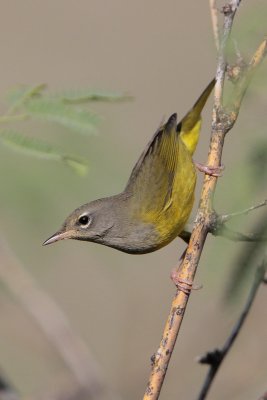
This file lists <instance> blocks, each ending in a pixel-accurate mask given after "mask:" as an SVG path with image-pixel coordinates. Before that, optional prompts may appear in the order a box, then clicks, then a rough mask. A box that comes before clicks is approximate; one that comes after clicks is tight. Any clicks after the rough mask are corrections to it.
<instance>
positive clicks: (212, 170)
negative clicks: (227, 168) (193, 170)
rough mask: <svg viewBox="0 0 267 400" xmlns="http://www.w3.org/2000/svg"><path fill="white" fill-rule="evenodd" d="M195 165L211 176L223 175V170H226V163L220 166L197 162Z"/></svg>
mask: <svg viewBox="0 0 267 400" xmlns="http://www.w3.org/2000/svg"><path fill="white" fill-rule="evenodd" d="M195 166H196V167H197V169H198V170H199V171H201V172H204V173H205V174H207V175H211V176H216V177H219V176H222V171H223V170H224V165H220V166H219V167H209V166H208V165H203V164H200V163H197V162H195Z"/></svg>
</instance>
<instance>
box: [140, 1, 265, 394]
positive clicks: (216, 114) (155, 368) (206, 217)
mask: <svg viewBox="0 0 267 400" xmlns="http://www.w3.org/2000/svg"><path fill="white" fill-rule="evenodd" d="M231 4H232V6H231V7H230V9H228V11H227V13H226V10H224V14H225V20H226V21H227V22H226V21H225V22H224V32H223V41H222V43H221V46H220V56H219V61H218V67H217V73H216V77H217V78H219V79H217V82H216V86H217V89H216V93H215V106H214V110H213V119H212V133H211V141H210V148H209V156H208V161H207V164H206V165H210V166H212V167H219V166H220V165H221V156H222V150H223V143H224V138H225V135H226V133H227V132H228V131H229V129H231V127H232V126H233V124H234V123H235V120H234V119H233V118H232V119H231V118H230V117H229V115H228V113H226V112H224V110H223V108H222V88H223V83H224V76H225V62H226V61H225V56H224V51H225V46H226V45H227V42H228V40H229V34H230V31H231V27H232V23H233V19H234V15H235V12H236V8H237V6H238V1H233V2H231ZM262 58H263V57H262ZM261 60H262V59H261ZM261 60H260V59H259V62H260V61H261ZM245 88H246V86H245V85H244V90H245ZM236 115H237V114H236ZM216 182H217V178H216V177H214V176H208V175H205V179H204V184H203V188H202V193H201V198H200V203H199V209H198V212H197V217H196V222H195V225H194V229H193V232H192V235H191V238H190V242H189V245H188V248H187V251H186V253H185V256H184V259H183V261H182V263H181V265H180V267H179V269H178V272H177V282H180V284H178V285H177V291H176V294H175V296H174V299H173V301H172V305H171V310H170V313H169V316H168V319H167V322H166V325H165V328H164V332H163V337H162V340H161V342H160V346H159V348H158V350H157V352H156V353H155V354H154V356H153V363H152V370H151V373H150V378H149V381H148V384H147V388H146V391H145V395H144V397H143V400H157V399H158V398H159V394H160V391H161V388H162V385H163V382H164V378H165V375H166V372H167V368H168V365H169V361H170V358H171V355H172V352H173V349H174V346H175V342H176V339H177V335H178V333H179V330H180V326H181V323H182V320H183V316H184V312H185V309H186V305H187V302H188V299H189V295H190V291H191V288H192V284H193V280H194V276H195V273H196V269H197V266H198V263H199V259H200V256H201V253H202V249H203V246H204V243H205V240H206V236H207V234H208V231H209V225H210V224H211V222H212V219H213V218H212V217H213V214H214V211H213V207H212V203H213V196H214V192H215V188H216Z"/></svg>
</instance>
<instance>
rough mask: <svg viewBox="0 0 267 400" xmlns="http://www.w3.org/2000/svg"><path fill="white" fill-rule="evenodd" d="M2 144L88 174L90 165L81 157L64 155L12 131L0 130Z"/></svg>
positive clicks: (40, 142) (47, 145)
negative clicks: (59, 162)
mask: <svg viewBox="0 0 267 400" xmlns="http://www.w3.org/2000/svg"><path fill="white" fill-rule="evenodd" d="M0 142H1V143H2V144H4V145H6V146H8V147H10V148H11V149H12V150H15V151H19V152H22V153H26V154H29V155H31V156H34V157H37V158H43V159H46V160H54V161H61V162H63V163H64V164H66V165H67V166H69V167H70V168H72V169H73V170H74V171H75V172H77V173H78V174H79V175H85V174H86V173H87V169H88V165H87V162H86V161H85V160H83V159H82V158H81V157H77V156H72V155H70V154H65V153H62V151H61V150H59V149H57V148H56V147H54V146H52V145H51V144H49V143H46V142H44V141H41V140H37V139H35V138H30V137H27V136H25V135H22V134H21V133H20V132H16V131H12V130H0Z"/></svg>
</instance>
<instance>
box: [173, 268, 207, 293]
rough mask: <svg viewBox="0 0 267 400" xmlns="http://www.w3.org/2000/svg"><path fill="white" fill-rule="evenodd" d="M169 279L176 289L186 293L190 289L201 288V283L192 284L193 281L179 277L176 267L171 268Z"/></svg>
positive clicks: (189, 291)
mask: <svg viewBox="0 0 267 400" xmlns="http://www.w3.org/2000/svg"><path fill="white" fill-rule="evenodd" d="M171 280H172V281H173V283H174V284H175V286H176V287H177V289H178V290H180V291H181V292H183V293H185V294H187V295H189V294H190V293H191V290H199V289H201V288H202V285H194V284H193V282H190V281H188V280H186V279H182V278H180V277H179V273H178V271H177V268H173V269H172V271H171Z"/></svg>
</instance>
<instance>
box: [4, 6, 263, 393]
mask: <svg viewBox="0 0 267 400" xmlns="http://www.w3.org/2000/svg"><path fill="white" fill-rule="evenodd" d="M264 3H265V2H264V1H258V0H257V1H256V0H254V1H253V2H244V3H242V7H241V9H240V13H239V15H238V20H237V22H236V29H235V31H236V36H237V37H238V38H241V40H240V42H241V44H240V46H241V50H244V51H245V52H246V53H247V54H250V53H251V52H252V51H253V49H255V46H256V45H257V44H258V43H259V42H260V40H262V37H263V32H264V22H263V21H264V18H263V15H264V12H265V16H266V4H264ZM264 7H265V8H264ZM265 21H266V19H265ZM0 49H1V80H0V89H1V100H2V99H4V94H5V92H6V91H7V89H8V88H10V87H11V86H12V85H14V84H17V83H27V84H37V83H42V82H45V83H47V84H48V85H49V88H50V89H51V90H57V89H68V88H81V87H92V88H99V89H107V90H121V91H127V92H129V93H131V94H132V95H133V96H134V97H135V99H134V101H132V102H129V103H123V104H97V105H92V108H93V109H94V110H95V111H97V112H99V113H100V114H101V115H102V116H103V121H102V122H101V124H100V126H99V136H97V137H86V136H80V135H77V134H75V133H72V132H70V131H68V130H65V129H63V128H55V127H54V126H52V125H51V126H50V125H48V124H41V123H31V124H23V125H21V129H23V130H24V131H25V132H26V133H28V132H30V134H32V135H36V136H37V137H43V138H45V139H46V140H50V142H52V143H55V144H59V145H60V146H61V147H63V148H64V149H65V150H66V151H69V152H71V151H73V152H76V153H80V154H82V155H84V156H85V157H87V158H88V160H89V163H90V173H89V175H88V176H87V177H85V178H80V177H77V176H76V175H74V174H73V173H72V171H70V170H68V169H66V167H64V166H63V165H60V164H57V163H53V162H46V161H43V160H35V159H31V158H28V157H25V156H24V155H20V154H15V153H12V152H11V151H9V150H8V149H6V148H3V147H0V163H1V188H2V190H1V197H0V205H1V227H2V234H4V236H5V237H6V240H7V241H8V243H9V245H10V247H11V248H12V249H13V251H14V253H15V254H16V255H17V257H18V258H19V259H20V260H21V261H22V262H23V264H24V265H25V266H26V268H27V269H28V271H29V272H30V273H31V274H32V275H33V276H34V277H35V278H36V280H37V281H38V282H39V284H40V286H41V287H42V288H44V289H45V290H46V291H47V292H48V293H50V295H51V296H52V297H53V298H54V299H55V300H56V301H57V302H58V303H59V305H60V306H61V307H62V309H63V310H64V312H65V313H66V314H67V315H68V317H69V319H70V321H71V324H72V326H73V327H74V329H75V330H76V331H77V333H79V334H80V335H81V336H82V338H83V339H84V340H85V341H86V343H87V345H88V347H89V348H90V349H91V351H92V353H93V354H94V356H95V358H96V359H97V360H98V363H99V365H100V368H101V370H102V371H103V374H104V376H105V377H106V380H107V382H108V384H109V385H110V386H111V387H112V388H113V390H114V391H116V392H117V393H119V395H120V396H121V398H124V399H128V400H133V399H138V398H141V397H142V394H143V392H144V388H145V384H146V381H147V378H148V374H149V369H150V356H151V355H152V354H153V352H154V351H155V350H156V348H157V345H158V343H159V340H160V338H161V333H162V329H163V325H164V322H165V319H166V316H167V313H168V311H169V306H170V302H171V299H172V295H173V293H174V288H173V285H172V283H171V282H170V279H169V274H170V270H171V268H172V267H173V266H175V265H177V263H178V259H179V256H180V255H181V253H182V251H183V249H184V245H183V243H181V241H180V240H177V241H174V242H173V243H172V244H171V245H169V246H168V247H166V248H164V249H162V250H160V251H158V252H156V253H154V254H149V255H144V256H129V255H126V254H123V253H120V252H117V251H115V250H112V249H109V248H105V247H101V246H98V245H94V244H87V243H79V242H74V241H73V242H71V241H69V242H63V243H59V244H56V245H54V246H50V247H46V248H43V247H42V246H41V243H42V242H43V241H44V240H45V239H46V238H47V237H48V236H49V235H51V234H52V233H53V232H54V231H55V230H56V229H57V228H58V227H59V226H60V224H61V223H62V221H63V219H64V218H65V217H66V215H67V214H68V213H69V212H70V211H72V210H73V209H74V208H76V207H77V206H79V205H80V204H82V203H85V202H87V201H89V200H92V199H95V198H97V197H100V196H105V195H109V194H113V193H116V192H118V191H120V190H121V189H122V188H123V186H124V184H125V182H126V180H127V177H128V175H129V173H130V171H131V168H132V166H133V164H134V162H135V161H136V159H137V157H138V156H139V154H140V152H141V150H142V148H143V147H144V145H145V144H146V142H147V141H148V140H149V138H150V136H151V135H152V134H153V132H154V131H155V129H156V128H157V126H158V124H159V123H160V121H161V120H162V118H163V117H164V116H165V117H167V116H169V115H170V114H171V113H173V112H175V111H177V112H178V115H179V116H182V115H183V114H184V113H185V112H186V111H187V110H188V108H189V107H190V106H191V105H192V104H193V102H194V101H195V100H196V98H197V97H198V95H199V94H200V92H201V90H202V89H203V88H204V87H205V85H206V84H207V83H208V82H209V81H210V79H211V78H212V77H213V76H214V71H215V66H216V54H215V48H214V43H213V37H212V29H211V23H210V15H209V7H208V1H195V2H189V1H188V2H187V1H178V0H176V1H172V0H166V1H158V0H156V1H155V0H154V1H151V0H147V1H145V2H144V1H123V0H112V1H96V0H95V1H92V0H88V1H85V0H84V1H82V0H77V1H70V0H65V1H63V0H56V1H54V0H47V1H40V0H23V1H19V0H11V1H5V0H2V2H1V13H0ZM264 75H266V63H265V65H264V66H263V67H262V68H261V73H260V75H259V77H258V78H257V79H256V80H255V83H254V86H252V88H251V91H250V96H248V97H247V98H246V100H245V103H244V106H243V108H242V112H241V114H240V118H239V121H238V123H237V125H236V127H235V129H234V130H233V131H232V132H231V134H230V136H229V137H228V138H227V141H226V145H225V153H224V160H223V161H224V163H225V165H226V171H225V173H224V178H223V179H221V180H220V182H219V185H218V192H217V196H216V199H215V204H216V207H217V209H218V211H226V212H227V211H235V210H237V209H240V208H242V207H246V206H249V205H251V204H254V203H255V202H256V201H257V200H259V199H262V198H264V194H263V193H261V192H260V191H259V192H250V191H247V190H246V184H245V183H242V182H243V181H242V180H241V178H240V177H239V175H238V173H237V172H236V171H241V170H242V166H243V165H244V163H245V162H246V161H247V158H246V157H247V152H248V150H249V149H250V148H251V146H252V145H253V142H254V140H255V138H256V137H259V138H260V137H261V138H262V139H263V140H266V139H265V138H266V131H264V128H258V127H261V126H266V100H267V98H266V94H265V92H266V90H265V89H264ZM257 82H258V86H259V87H260V88H258V86H257V85H256V83H257ZM265 84H266V79H265ZM257 88H258V90H257ZM265 88H266V86H265ZM1 108H2V111H3V112H4V110H5V108H4V102H3V101H2V106H1ZM210 110H211V102H210V103H209V105H208V107H207V108H206V110H205V113H204V118H205V123H204V129H203V131H202V137H201V141H200V145H199V148H198V151H197V154H196V156H195V158H196V159H197V160H198V161H200V162H205V160H206V157H207V145H208V138H209V122H210ZM257 123H258V125H257ZM252 135H253V136H252ZM201 181H202V176H201V175H200V174H199V182H201ZM262 189H263V191H264V190H265V197H266V187H263V188H262ZM247 195H248V196H247ZM197 196H198V192H197ZM257 215H259V214H257ZM252 219H253V218H252V217H251V216H250V217H245V218H244V220H245V221H246V224H245V226H246V227H248V226H249V223H250V221H252ZM192 220H193V217H192ZM241 250H242V245H241V244H236V243H231V242H228V241H226V240H224V239H217V238H209V239H208V241H207V245H206V247H205V250H204V253H203V256H202V259H201V263H200V268H199V272H198V275H197V278H196V280H197V282H198V283H203V285H204V288H203V289H202V290H200V291H198V292H194V293H193V294H192V296H191V299H190V303H189V307H188V310H187V314H186V317H185V319H184V323H183V326H182V330H181V335H180V337H179V340H178V343H177V346H176V349H175V352H174V354H173V358H172V361H171V364H170V368H169V371H168V376H167V379H166V382H165V384H164V388H163V391H162V396H161V398H162V399H178V398H180V399H192V398H196V395H197V393H198V391H199V388H200V385H201V383H202V381H203V378H204V375H205V372H206V367H203V366H199V365H198V364H197V363H196V362H195V358H196V356H198V355H200V354H202V353H203V352H205V351H206V350H209V349H213V348H214V347H216V346H218V345H220V344H222V343H223V341H224V339H225V338H226V336H227V334H228V332H229V331H230V329H231V327H232V325H233V323H234V321H235V319H236V316H237V315H238V312H239V309H240V307H241V304H242V300H244V297H242V298H240V299H239V302H238V303H237V304H236V306H235V307H229V306H226V305H225V304H224V302H223V300H222V299H223V295H224V293H225V289H226V284H227V282H228V279H229V271H230V270H231V269H232V268H233V263H234V260H235V258H234V257H236V255H237V254H238V252H240V251H241ZM2 262H3V261H2ZM266 300H267V291H266V288H265V289H264V288H262V289H261V290H260V292H259V294H258V296H257V299H256V301H255V304H254V306H253V310H252V312H251V314H250V316H249V318H248V321H247V323H246V325H245V327H244V329H243V332H242V333H241V335H240V337H239V339H238V341H237V343H236V344H235V346H234V348H233V350H232V352H231V354H230V355H229V357H228V358H227V360H226V361H225V362H224V364H223V367H222V368H221V370H220V372H219V374H218V378H217V379H216V382H215V384H214V386H213V389H212V392H211V396H210V398H211V399H217V400H222V399H237V400H239V399H240V400H241V399H242V400H246V399H257V398H258V397H259V396H260V394H261V393H262V392H263V391H264V390H266V371H267V351H266V337H267V324H266ZM0 315H1V323H0V366H1V368H3V369H4V371H5V372H6V374H7V375H8V376H9V378H10V379H11V381H12V382H13V383H14V384H15V386H16V387H17V388H18V389H19V390H20V392H21V393H22V394H23V395H25V396H27V397H28V396H30V395H32V394H34V393H40V392H42V391H46V390H47V388H49V389H52V388H53V387H55V386H56V385H58V383H59V382H65V381H67V380H71V379H73V378H72V377H71V374H70V373H69V372H68V370H67V369H66V367H65V366H64V364H63V363H62V361H61V360H60V359H59V358H58V357H57V356H56V354H55V352H54V350H53V348H51V346H50V345H49V344H48V343H47V341H46V339H45V337H44V336H43V335H42V334H41V333H40V331H39V328H38V327H37V326H36V325H35V323H34V322H33V321H32V319H31V318H30V317H29V316H28V315H27V314H26V313H25V312H24V311H23V310H22V309H21V307H20V305H19V304H18V302H17V301H16V298H14V297H13V296H12V295H11V294H10V293H8V291H7V290H6V289H5V285H4V284H3V285H2V286H1V288H0Z"/></svg>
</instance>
